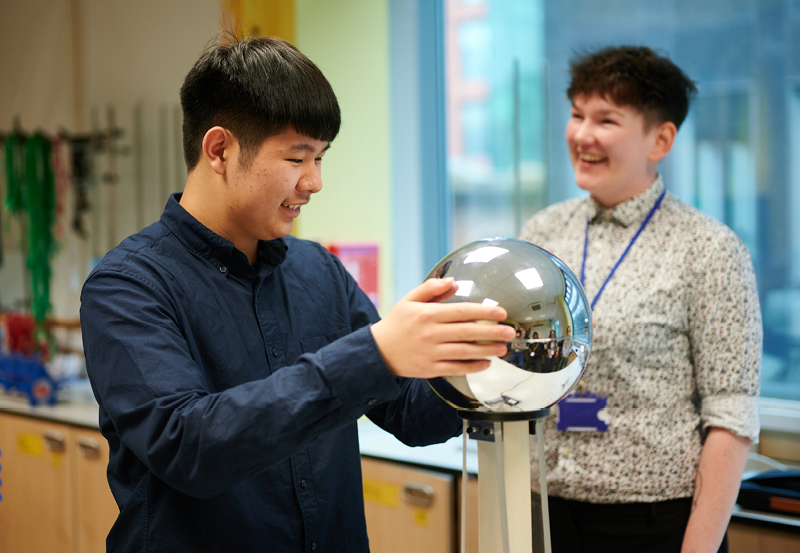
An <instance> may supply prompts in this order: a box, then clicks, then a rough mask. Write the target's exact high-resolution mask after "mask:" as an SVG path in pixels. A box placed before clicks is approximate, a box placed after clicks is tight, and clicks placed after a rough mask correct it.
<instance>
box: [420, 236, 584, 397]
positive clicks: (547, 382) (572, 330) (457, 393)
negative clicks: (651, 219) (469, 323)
mask: <svg viewBox="0 0 800 553" xmlns="http://www.w3.org/2000/svg"><path fill="white" fill-rule="evenodd" d="M444 277H453V278H454V279H455V281H456V284H458V291H457V292H456V294H455V295H454V296H452V297H451V298H448V299H447V300H444V303H452V302H473V303H482V304H485V305H499V306H500V307H503V308H504V309H505V310H506V312H507V313H508V318H507V319H506V320H505V321H503V322H502V323H500V324H506V325H510V326H513V327H514V328H515V329H516V330H517V336H516V338H515V339H514V340H513V341H512V342H509V343H508V350H507V352H506V354H505V355H504V356H502V357H493V358H491V365H490V366H489V368H488V369H486V370H484V371H481V372H478V373H472V374H468V375H466V376H456V377H441V378H434V379H430V380H428V382H429V383H430V385H431V387H432V388H433V389H434V390H435V391H436V393H437V394H439V396H441V397H442V399H444V400H445V401H446V402H448V403H449V404H450V405H452V406H453V407H456V408H457V409H465V410H478V411H493V412H500V411H512V412H513V411H519V412H522V411H536V410H539V409H544V408H547V407H550V406H551V405H554V404H555V403H558V401H560V400H561V399H562V398H563V397H564V396H566V395H567V394H568V393H569V391H570V389H571V388H572V387H573V386H574V385H575V383H576V382H577V381H578V379H579V378H580V377H581V375H582V374H583V370H584V368H585V367H586V361H587V359H588V358H589V352H590V350H591V347H592V314H591V309H590V307H589V302H588V301H587V299H586V294H585V293H584V291H583V287H582V286H581V284H580V281H579V280H578V279H577V278H576V277H575V275H574V274H573V273H572V271H570V269H569V268H568V267H567V266H566V265H565V264H564V263H563V262H562V261H561V260H560V259H558V258H557V257H556V256H554V255H552V254H550V253H548V252H547V251H545V250H543V249H541V248H539V247H538V246H534V245H533V244H530V243H528V242H524V241H522V240H515V239H511V238H492V239H486V240H479V241H477V242H472V243H470V244H467V245H466V246H464V247H462V248H460V249H458V250H456V251H454V252H453V253H451V254H450V255H448V256H447V257H445V258H444V259H442V260H441V261H440V262H439V263H438V264H437V265H436V266H435V267H434V268H433V269H432V270H431V272H430V273H429V274H428V276H427V278H444ZM427 278H426V280H427Z"/></svg>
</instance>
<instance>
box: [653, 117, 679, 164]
mask: <svg viewBox="0 0 800 553" xmlns="http://www.w3.org/2000/svg"><path fill="white" fill-rule="evenodd" d="M652 132H654V133H655V141H654V142H653V147H652V148H650V154H649V155H648V156H647V159H649V160H650V161H652V162H654V163H658V162H659V161H661V160H662V159H664V158H665V157H666V155H667V154H668V153H669V151H670V150H671V149H672V145H673V144H674V143H675V135H676V134H678V127H676V126H675V123H673V122H672V121H664V122H663V123H661V124H660V125H659V126H658V127H656V128H655V129H653V131H652Z"/></svg>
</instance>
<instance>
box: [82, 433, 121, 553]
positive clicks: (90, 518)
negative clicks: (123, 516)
mask: <svg viewBox="0 0 800 553" xmlns="http://www.w3.org/2000/svg"><path fill="white" fill-rule="evenodd" d="M73 435H74V438H75V440H74V442H73V450H74V452H75V453H76V456H75V457H76V461H75V479H74V482H75V490H74V492H73V496H74V498H75V509H76V512H77V514H78V516H77V518H76V524H75V528H76V532H77V546H76V548H75V552H76V553H95V552H98V553H99V552H103V551H105V550H106V536H107V535H108V531H109V530H111V527H112V526H113V525H114V521H116V520H117V515H118V514H119V508H118V507H117V503H116V501H114V496H113V495H111V490H110V489H109V487H108V478H107V477H106V469H107V467H108V442H107V441H106V439H105V438H104V437H103V435H102V434H100V432H99V431H97V430H87V429H82V428H75V429H73Z"/></svg>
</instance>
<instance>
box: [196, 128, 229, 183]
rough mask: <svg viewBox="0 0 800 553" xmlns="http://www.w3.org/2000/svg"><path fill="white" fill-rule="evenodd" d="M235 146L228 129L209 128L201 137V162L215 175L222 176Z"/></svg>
mask: <svg viewBox="0 0 800 553" xmlns="http://www.w3.org/2000/svg"><path fill="white" fill-rule="evenodd" d="M236 145H237V142H236V138H234V136H233V135H232V134H231V132H230V131H229V130H228V129H225V128H223V127H211V128H210V129H208V131H206V134H205V136H204V137H203V152H202V153H203V160H204V161H205V162H206V163H207V164H208V166H209V167H211V169H212V170H213V171H214V172H215V173H217V174H219V175H222V174H224V173H225V170H226V168H227V166H228V165H229V164H230V162H231V154H232V153H233V149H234V148H235V146H236Z"/></svg>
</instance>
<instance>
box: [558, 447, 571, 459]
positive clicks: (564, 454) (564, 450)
mask: <svg viewBox="0 0 800 553" xmlns="http://www.w3.org/2000/svg"><path fill="white" fill-rule="evenodd" d="M559 453H560V454H561V456H562V457H568V456H569V448H568V447H562V448H561V449H560V450H559Z"/></svg>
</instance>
